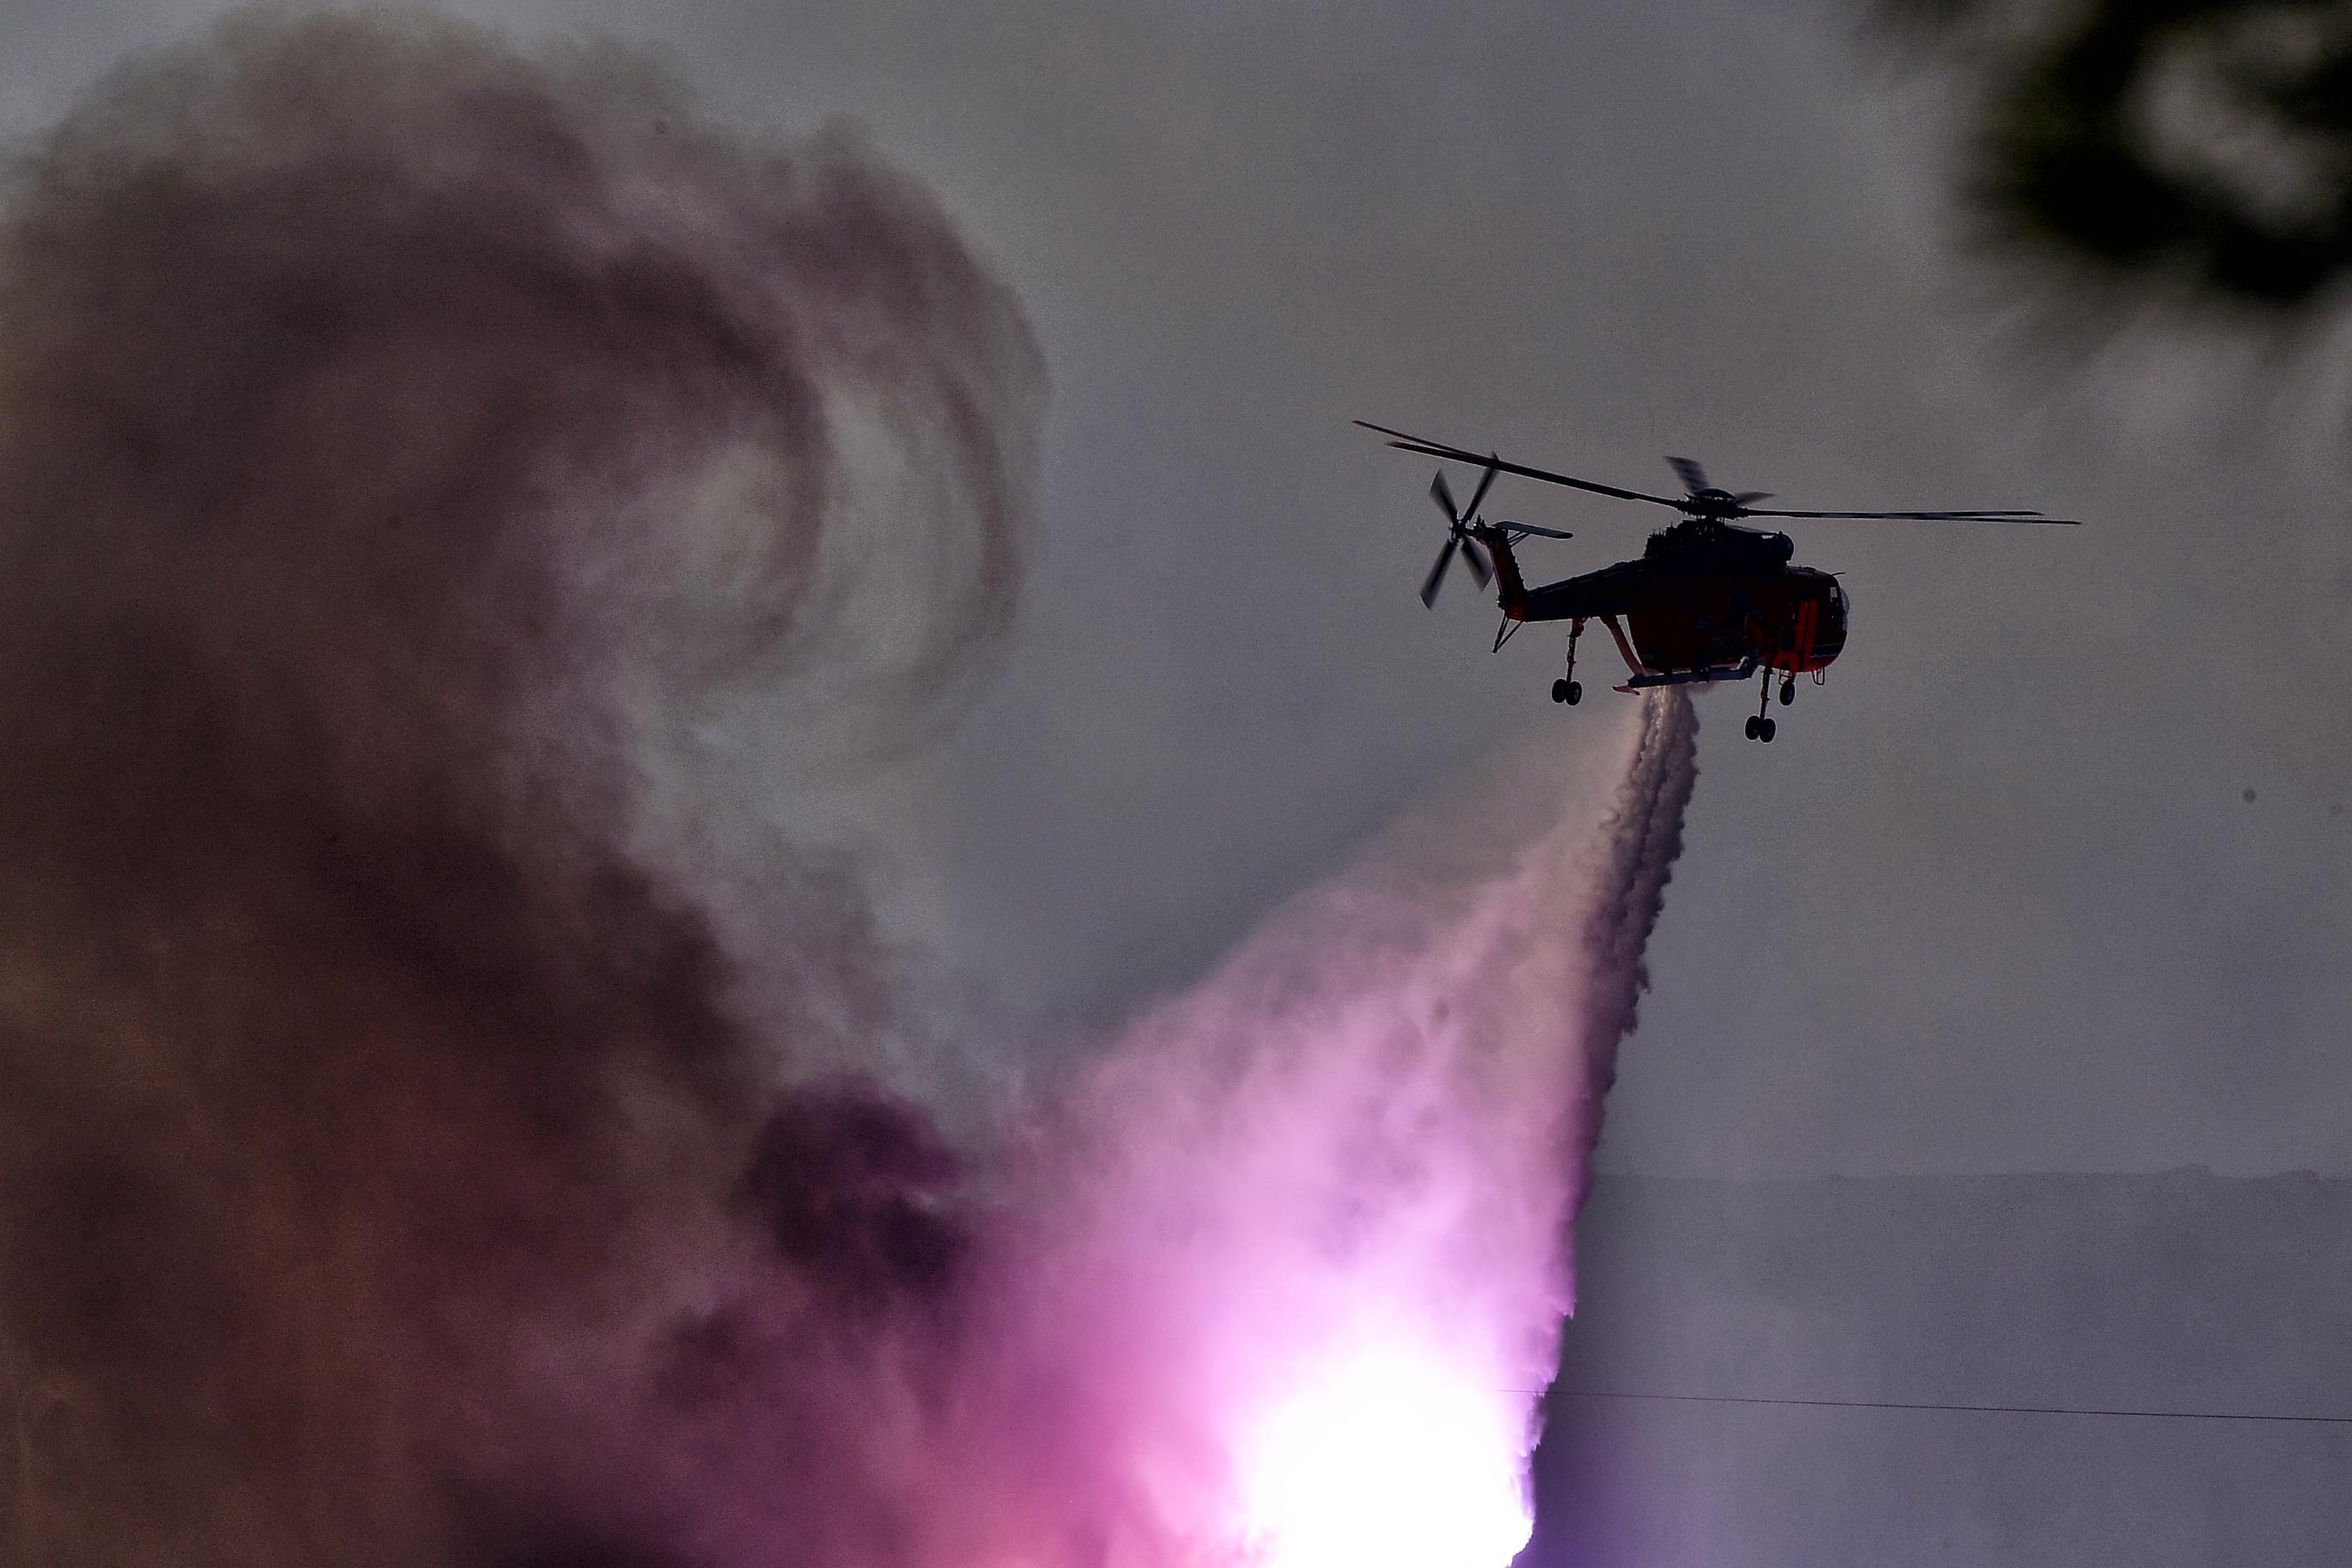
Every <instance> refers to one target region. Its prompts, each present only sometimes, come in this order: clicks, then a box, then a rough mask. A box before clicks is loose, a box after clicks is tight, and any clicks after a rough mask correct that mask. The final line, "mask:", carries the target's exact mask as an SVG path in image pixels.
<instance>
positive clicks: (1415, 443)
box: [1355, 419, 1683, 511]
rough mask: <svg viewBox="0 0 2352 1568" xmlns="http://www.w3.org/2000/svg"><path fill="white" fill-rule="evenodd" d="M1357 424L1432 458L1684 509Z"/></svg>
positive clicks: (1669, 500)
mask: <svg viewBox="0 0 2352 1568" xmlns="http://www.w3.org/2000/svg"><path fill="white" fill-rule="evenodd" d="M1355 423H1357V424H1359V425H1360V426H1363V427H1364V428H1365V429H1367V430H1374V431H1378V432H1379V433H1380V434H1381V435H1383V436H1393V437H1396V439H1395V440H1393V441H1391V442H1390V443H1389V445H1390V446H1391V447H1395V448H1396V449H1397V450H1398V451H1400V452H1420V453H1423V454H1424V455H1426V456H1428V457H1432V458H1453V459H1454V461H1455V462H1458V463H1475V464H1477V465H1478V466H1479V467H1480V468H1495V469H1496V470H1497V471H1499V472H1502V473H1506V474H1517V475H1518V476H1520V477H1521V478H1522V479H1541V480H1542V481H1543V482H1544V483H1546V484H1548V485H1566V486H1568V487H1569V489H1577V490H1591V492H1592V493H1593V494H1594V495H1597V496H1615V497H1616V498H1617V499H1618V500H1645V501H1648V502H1649V503H1650V504H1651V505H1653V506H1667V507H1673V508H1674V509H1675V510H1677V511H1679V510H1682V504H1683V503H1682V502H1681V500H1678V499H1676V498H1675V497H1672V496H1654V495H1651V494H1649V493H1648V492H1647V491H1645V490H1626V489H1618V488H1617V487H1616V486H1615V485H1602V484H1595V483H1594V482H1593V481H1592V480H1591V479H1571V478H1570V476H1568V475H1566V474H1555V473H1553V472H1552V471H1551V470H1550V469H1549V468H1528V466H1527V465H1526V464H1525V463H1507V462H1505V461H1503V460H1502V459H1501V458H1497V457H1495V456H1493V455H1492V454H1490V453H1486V452H1473V451H1470V450H1468V449H1466V448H1465V447H1448V446H1446V445H1445V444H1444V443H1443V442H1440V441H1424V440H1423V439H1422V438H1421V437H1418V436H1408V435H1406V434H1405V433H1404V432H1403V431H1402V430H1391V429H1390V428H1389V427H1388V426H1385V425H1375V424H1373V423H1372V422H1371V421H1370V420H1369V419H1359V420H1357V421H1355Z"/></svg>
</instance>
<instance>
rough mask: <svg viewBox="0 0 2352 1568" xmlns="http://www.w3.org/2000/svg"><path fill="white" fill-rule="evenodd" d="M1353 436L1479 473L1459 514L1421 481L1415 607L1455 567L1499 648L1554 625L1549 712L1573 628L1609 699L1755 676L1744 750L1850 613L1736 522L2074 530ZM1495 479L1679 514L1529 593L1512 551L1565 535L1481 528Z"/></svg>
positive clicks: (1570, 675) (1821, 676) (1835, 592)
mask: <svg viewBox="0 0 2352 1568" xmlns="http://www.w3.org/2000/svg"><path fill="white" fill-rule="evenodd" d="M1356 423H1357V424H1358V425H1360V426H1363V427H1364V428H1365V429H1367V430H1371V431H1375V432H1377V433H1379V434H1380V435H1382V436H1386V437H1391V440H1390V441H1389V443H1388V444H1389V445H1390V446H1391V447H1396V448H1397V449H1399V450H1400V451H1406V452H1420V453H1423V454H1426V455H1428V456H1431V457H1437V458H1452V459H1454V460H1455V461H1459V462H1465V463H1475V464H1476V465H1477V466H1478V468H1480V469H1481V470H1482V472H1481V473H1480V475H1479V478H1478V486H1477V489H1475V490H1474V491H1472V492H1471V496H1470V504H1469V505H1467V506H1464V507H1457V506H1455V505H1454V491H1453V489H1452V488H1451V487H1450V486H1448V485H1447V484H1446V482H1445V474H1444V470H1442V469H1441V470H1439V472H1438V474H1437V477H1436V478H1435V479H1433V480H1432V481H1431V482H1430V487H1429V493H1430V496H1431V497H1432V499H1433V500H1435V501H1436V502H1437V506H1438V510H1441V511H1443V512H1444V514H1445V521H1446V533H1445V543H1444V547H1443V548H1441V549H1440V550H1439V551H1438V552H1437V562H1436V564H1435V565H1433V566H1432V567H1431V568H1430V571H1429V576H1428V577H1427V578H1426V579H1425V580H1424V581H1423V584H1422V585H1421V602H1422V603H1423V605H1434V604H1435V603H1436V602H1437V593H1438V589H1439V588H1440V587H1442V586H1443V585H1444V581H1445V574H1446V569H1447V568H1448V567H1450V566H1452V565H1453V564H1454V561H1455V559H1456V558H1457V557H1458V558H1459V559H1460V560H1461V561H1462V563H1464V564H1465V566H1466V567H1467V568H1468V569H1469V571H1470V574H1471V575H1472V576H1473V577H1475V578H1476V579H1477V582H1478V585H1479V586H1480V587H1482V588H1483V587H1485V586H1486V584H1488V583H1489V582H1493V583H1495V584H1497V585H1498V586H1497V590H1496V601H1497V603H1498V604H1499V605H1501V607H1502V612H1503V624H1502V626H1501V627H1500V628H1499V629H1498V630H1497V631H1496V634H1495V647H1496V648H1500V647H1502V646H1503V645H1504V644H1505V643H1507V642H1508V641H1509V640H1510V639H1511V637H1512V635H1513V634H1514V633H1516V632H1517V630H1518V629H1519V627H1520V626H1524V625H1525V624H1526V623H1528V622H1529V621H1566V622H1568V623H1569V632H1568V669H1567V672H1566V673H1565V674H1563V675H1562V676H1561V677H1560V678H1559V679H1556V680H1554V681H1553V682H1552V683H1551V697H1552V700H1553V701H1555V702H1566V703H1574V702H1576V701H1578V700H1580V699H1581V698H1582V697H1583V695H1584V687H1583V685H1582V683H1581V682H1580V681H1579V680H1578V679H1576V644H1577V639H1578V638H1579V637H1581V636H1582V635H1583V633H1584V624H1585V623H1586V622H1587V621H1591V620H1597V621H1599V622H1600V623H1601V625H1602V626H1605V627H1606V628H1607V629H1608V632H1609V635H1610V637H1611V638H1612V640H1613V641H1614V642H1615V643H1616V645H1617V651H1618V653H1619V654H1620V655H1621V656H1622V658H1624V660H1625V668H1626V669H1627V671H1628V672H1629V675H1628V678H1627V679H1626V681H1625V683H1624V684H1623V685H1622V686H1620V687H1618V688H1617V689H1618V690H1620V691H1640V690H1643V689H1646V688H1649V687H1655V686H1682V685H1689V684H1695V683H1702V682H1713V681H1719V680H1721V681H1729V680H1745V679H1748V677H1750V676H1752V675H1755V674H1756V673H1757V672H1758V671H1759V669H1760V670H1761V671H1762V672H1763V684H1762V688H1761V689H1760V691H1759V695H1758V698H1757V704H1756V712H1755V713H1754V714H1752V715H1751V716H1750V717H1749V718H1748V725H1747V733H1748V739H1749V740H1751V741H1764V742H1769V741H1770V740H1771V739H1772V737H1773V736H1774V735H1775V734H1776V733H1778V732H1779V729H1780V726H1779V725H1778V723H1776V722H1775V721H1774V720H1773V719H1772V717H1771V711H1770V710H1771V701H1772V680H1773V677H1774V676H1775V675H1778V676H1779V677H1780V702H1781V704H1782V706H1784V707H1785V706H1786V705H1788V704H1789V703H1790V702H1792V701H1794V700H1796V695H1797V677H1798V676H1800V675H1811V677H1812V678H1813V681H1814V684H1816V685H1820V684H1822V683H1823V682H1824V681H1826V679H1828V676H1827V671H1828V669H1829V667H1830V665H1831V663H1832V661H1833V660H1835V659H1836V658H1837V657H1838V655H1839V654H1840V653H1842V652H1843V651H1844V648H1845V641H1846V621H1847V616H1848V614H1849V611H1850V609H1851V603H1850V601H1849V600H1848V598H1847V596H1846V592H1845V588H1844V585H1843V584H1841V583H1840V582H1839V581H1838V579H1837V577H1836V576H1835V574H1832V573H1828V572H1823V571H1822V570H1820V569H1819V568H1818V567H1812V566H1800V565H1797V564H1796V563H1795V557H1796V543H1795V542H1794V541H1792V540H1791V539H1790V537H1789V536H1788V535H1787V534H1785V533H1780V532H1774V531H1767V530H1764V529H1759V528H1745V527H1742V526H1740V523H1739V521H1738V520H1739V519H1742V518H1751V517H1771V518H1858V519H1872V520H1881V521H1919V522H2016V523H2048V524H2058V525H2063V526H2068V527H2073V526H2078V524H2077V523H2076V520H2074V519H2073V518H2063V517H2044V516H2043V515H2042V513H2040V512H2038V511H2018V510H2011V511H1984V510H1963V511H1788V510H1777V509H1768V508H1761V507H1758V506H1757V505H1755V503H1756V502H1758V501H1760V500H1771V499H1772V497H1771V495H1770V493H1769V492H1768V491H1763V490H1741V491H1737V492H1735V491H1731V490H1726V489H1718V488H1717V487H1716V486H1714V485H1711V484H1709V483H1708V482H1707V477H1706V470H1705V469H1704V468H1701V467H1700V466H1699V465H1698V464H1696V463H1695V462H1693V461H1691V460H1690V459H1689V458H1667V459H1666V461H1667V463H1668V464H1669V465H1671V466H1672V467H1673V468H1674V470H1675V478H1677V479H1680V480H1681V481H1682V483H1683V486H1684V494H1683V495H1682V496H1680V497H1679V498H1677V497H1674V496H1663V495H1652V494H1650V493H1648V492H1647V491H1644V490H1633V489H1622V488H1620V487H1618V486H1616V485H1604V484H1599V483H1596V482H1595V481H1593V480H1591V479H1576V478H1574V477H1572V476H1570V475H1568V474H1559V473H1554V472H1552V471H1551V470H1549V469H1548V468H1529V467H1528V466H1527V465H1526V464H1523V463H1509V462H1505V461H1504V460H1503V459H1502V458H1499V457H1497V456H1496V455H1495V454H1494V453H1492V452H1484V453H1481V452H1473V451H1471V450H1469V449H1468V448H1466V447H1449V446H1447V445H1445V444H1444V442H1440V441H1428V440H1423V438H1422V437H1418V436H1409V435H1407V434H1405V432H1403V431H1402V430H1391V429H1390V428H1389V427H1388V426H1385V425H1374V424H1372V423H1370V421H1368V420H1363V419H1359V420H1357V421H1356ZM1497 474H1517V475H1520V476H1522V477H1524V478H1527V479H1540V480H1542V481H1543V482H1544V483H1546V484H1553V485H1566V486H1568V487H1570V489H1580V490H1587V491H1590V492H1591V493H1592V494H1595V495H1604V496H1612V497H1615V498H1616V499H1618V500H1631V501H1646V502H1648V503H1650V504H1651V505H1653V506H1663V507H1670V508H1672V509H1673V510H1675V511H1677V512H1680V513H1681V514H1682V516H1681V518H1680V520H1679V521H1676V522H1675V523H1673V524H1672V525H1670V526H1668V527H1666V528H1664V529H1662V530H1660V531H1658V532H1656V533H1654V534H1652V535H1650V540H1649V543H1648V545H1647V546H1646V547H1645V548H1644V549H1643V552H1642V553H1641V555H1640V556H1639V557H1638V558H1637V559H1634V560H1632V561H1621V562H1618V563H1616V564H1614V565H1612V566H1603V567H1601V569H1600V570H1598V571H1594V572H1587V573H1585V574H1582V575H1580V576H1576V577H1569V578H1565V579H1563V580H1561V581H1559V582H1557V583H1550V584H1545V585H1543V586H1541V587H1538V588H1530V587H1528V585H1527V584H1526V582H1525V580H1524V579H1523V578H1522V577H1521V576H1520V573H1519V564H1518V560H1517V555H1516V554H1515V553H1514V547H1515V546H1517V544H1518V543H1519V542H1521V541H1523V540H1525V539H1527V538H1528V537H1530V536H1538V535H1539V536H1541V537H1543V538H1546V539H1568V538H1570V537H1572V536H1571V535H1570V534H1568V533H1566V532H1563V531H1560V530H1559V529H1553V528H1538V527H1536V526H1535V525H1533V524H1531V523H1524V522H1488V521H1486V520H1485V519H1484V518H1482V517H1480V516H1479V515H1478V507H1479V504H1480V503H1481V502H1483V501H1484V500H1486V492H1487V490H1488V489H1490V488H1492V486H1493V485H1494V482H1495V477H1496V475H1497Z"/></svg>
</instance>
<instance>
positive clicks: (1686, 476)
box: [1666, 458, 1707, 495]
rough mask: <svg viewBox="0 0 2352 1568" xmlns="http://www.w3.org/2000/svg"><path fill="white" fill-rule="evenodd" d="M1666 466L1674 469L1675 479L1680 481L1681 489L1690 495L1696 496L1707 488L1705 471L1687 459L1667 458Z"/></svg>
mask: <svg viewBox="0 0 2352 1568" xmlns="http://www.w3.org/2000/svg"><path fill="white" fill-rule="evenodd" d="M1666 465H1667V466H1668V467H1669V468H1673V469H1674V471H1675V478H1676V479H1680V480H1682V482H1683V489H1686V490H1688V491H1690V493H1691V494H1693V495H1696V494H1698V492H1699V491H1701V490H1703V489H1706V488H1707V483H1706V469H1705V468H1700V467H1699V466H1698V465H1697V464H1696V463H1694V462H1692V461H1691V460H1690V459H1689V458H1667V459H1666Z"/></svg>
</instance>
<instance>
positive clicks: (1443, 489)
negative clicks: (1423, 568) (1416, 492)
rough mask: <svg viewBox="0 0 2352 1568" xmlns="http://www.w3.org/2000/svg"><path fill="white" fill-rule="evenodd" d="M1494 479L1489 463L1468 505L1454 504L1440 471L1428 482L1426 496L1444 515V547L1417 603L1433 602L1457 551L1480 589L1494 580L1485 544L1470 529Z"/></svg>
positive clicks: (1427, 604) (1452, 491) (1425, 604)
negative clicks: (1427, 494) (1479, 504)
mask: <svg viewBox="0 0 2352 1568" xmlns="http://www.w3.org/2000/svg"><path fill="white" fill-rule="evenodd" d="M1494 482H1495V468H1494V466H1493V465H1492V464H1491V463H1490V464H1489V465H1488V466H1487V468H1486V472H1485V473H1483V474H1481V475H1480V476H1479V477H1478V488H1477V489H1475V490H1473V491H1472V492H1471V494H1470V504H1469V505H1468V506H1465V507H1457V506H1455V505H1454V490H1453V489H1452V487H1451V486H1449V485H1447V484H1446V482H1445V475H1444V473H1443V472H1442V471H1441V472H1440V473H1439V474H1438V476H1437V477H1436V478H1435V479H1432V480H1430V481H1429V499H1430V500H1433V501H1435V502H1436V503H1437V510H1440V511H1442V512H1444V514H1445V546H1444V549H1442V550H1440V551H1439V552H1437V563H1436V564H1435V565H1433V566H1432V567H1431V568H1430V569H1429V576H1428V577H1427V578H1426V579H1425V580H1423V583H1422V584H1421V602H1422V605H1423V606H1424V607H1431V606H1434V605H1436V603H1437V590H1438V589H1439V588H1441V587H1443V586H1444V584H1445V569H1446V568H1447V567H1448V566H1451V565H1453V564H1454V553H1455V552H1457V551H1458V552H1460V553H1461V556H1462V563H1463V564H1464V565H1465V566H1467V567H1469V568H1470V575H1472V576H1473V577H1475V578H1476V579H1477V580H1478V586H1480V587H1481V588H1484V587H1485V586H1486V584H1489V583H1491V582H1493V581H1494V580H1495V568H1494V565H1493V563H1490V562H1489V561H1488V560H1487V559H1486V549H1485V547H1484V546H1482V545H1481V544H1480V543H1479V542H1478V541H1477V540H1476V539H1475V538H1474V537H1473V536H1472V532H1471V531H1472V530H1473V529H1475V528H1476V527H1478V525H1479V521H1480V519H1479V517H1478V503H1479V502H1480V501H1483V500H1486V487H1488V486H1489V485H1491V484H1493V483H1494Z"/></svg>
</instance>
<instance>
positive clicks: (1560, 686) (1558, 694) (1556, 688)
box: [1551, 680, 1574, 702]
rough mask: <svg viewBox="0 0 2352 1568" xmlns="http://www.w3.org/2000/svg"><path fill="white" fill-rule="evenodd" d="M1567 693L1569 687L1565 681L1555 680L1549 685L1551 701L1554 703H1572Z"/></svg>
mask: <svg viewBox="0 0 2352 1568" xmlns="http://www.w3.org/2000/svg"><path fill="white" fill-rule="evenodd" d="M1568 692H1569V685H1568V682H1567V681H1565V680H1555V681H1553V682H1552V683H1551V700H1553V701H1554V702H1569V701H1573V700H1574V699H1572V698H1570V696H1569V694H1568Z"/></svg>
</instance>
